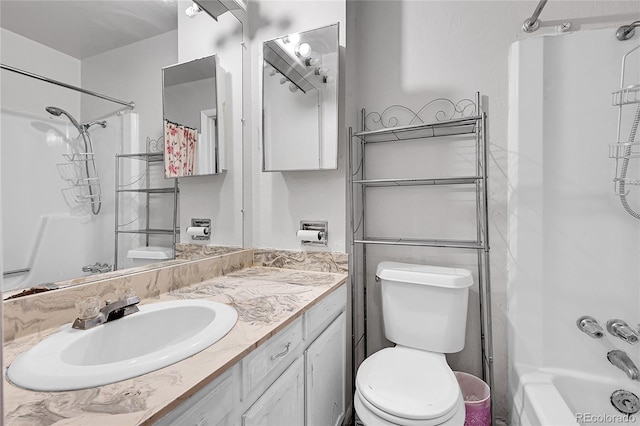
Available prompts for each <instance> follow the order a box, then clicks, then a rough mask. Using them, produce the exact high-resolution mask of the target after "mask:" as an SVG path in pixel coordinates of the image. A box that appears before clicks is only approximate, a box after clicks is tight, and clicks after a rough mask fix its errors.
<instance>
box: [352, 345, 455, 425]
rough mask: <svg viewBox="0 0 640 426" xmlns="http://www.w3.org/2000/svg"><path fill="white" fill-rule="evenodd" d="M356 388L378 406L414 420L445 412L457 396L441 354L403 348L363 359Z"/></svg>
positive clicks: (382, 351)
mask: <svg viewBox="0 0 640 426" xmlns="http://www.w3.org/2000/svg"><path fill="white" fill-rule="evenodd" d="M356 387H357V388H358V390H359V391H360V394H361V395H362V396H363V397H364V398H365V399H366V400H367V401H368V402H369V403H371V404H372V405H373V406H375V407H377V408H378V409H380V410H382V411H384V412H387V413H389V414H391V415H393V416H397V417H402V418H406V419H414V420H427V419H434V418H439V417H443V416H445V415H447V414H448V413H450V412H451V410H452V409H453V408H454V407H455V406H456V404H457V402H458V398H459V396H460V386H459V385H458V382H457V381H456V378H455V376H454V375H453V372H452V371H451V368H449V365H448V364H447V361H446V358H445V357H444V355H443V354H436V353H431V352H425V351H420V350H416V349H410V348H405V347H395V348H386V349H382V350H381V351H378V352H376V353H375V354H373V355H371V356H370V357H369V358H367V359H365V360H364V362H363V363H362V364H361V365H360V368H358V374H357V375H356Z"/></svg>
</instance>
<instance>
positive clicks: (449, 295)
mask: <svg viewBox="0 0 640 426" xmlns="http://www.w3.org/2000/svg"><path fill="white" fill-rule="evenodd" d="M376 279H379V280H380V288H381V293H382V317H383V321H384V332H385V336H386V338H387V339H389V340H390V341H392V342H394V343H396V344H397V345H401V346H408V347H411V348H416V349H422V350H426V351H430V352H438V353H453V352H458V351H461V350H462V348H463V347H464V338H465V334H466V328H467V327H466V326H467V305H468V300H469V287H471V285H472V284H473V278H472V277H471V272H470V271H468V270H467V269H461V268H447V267H442V266H427V265H415V264H411V263H400V262H381V263H380V264H379V265H378V268H377V271H376Z"/></svg>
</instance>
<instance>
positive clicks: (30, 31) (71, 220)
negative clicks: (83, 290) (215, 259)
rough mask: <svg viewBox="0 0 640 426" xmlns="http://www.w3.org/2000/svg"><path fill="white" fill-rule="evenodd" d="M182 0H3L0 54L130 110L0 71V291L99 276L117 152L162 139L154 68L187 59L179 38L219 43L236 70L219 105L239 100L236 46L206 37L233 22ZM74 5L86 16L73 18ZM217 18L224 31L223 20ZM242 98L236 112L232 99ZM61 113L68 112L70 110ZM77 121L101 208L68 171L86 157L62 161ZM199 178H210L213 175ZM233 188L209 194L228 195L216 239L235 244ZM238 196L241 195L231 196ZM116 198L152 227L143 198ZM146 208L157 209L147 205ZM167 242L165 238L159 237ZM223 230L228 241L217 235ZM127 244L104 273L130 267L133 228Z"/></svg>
mask: <svg viewBox="0 0 640 426" xmlns="http://www.w3.org/2000/svg"><path fill="white" fill-rule="evenodd" d="M190 6H192V2H190V1H175V0H168V1H137V0H128V1H113V2H111V1H109V2H100V1H85V0H77V1H67V0H65V1H58V0H48V1H23V0H16V1H13V0H2V1H0V27H1V28H0V35H1V37H0V42H1V48H0V62H2V63H3V64H5V65H8V66H12V67H15V68H19V69H23V70H25V71H29V72H31V73H34V74H38V75H42V76H45V77H48V78H51V79H54V80H57V81H60V82H63V83H66V84H69V85H73V86H77V87H81V88H83V89H86V90H90V91H93V92H97V93H101V94H104V95H107V96H109V97H112V98H117V99H120V100H124V101H133V102H135V109H134V110H133V111H130V110H129V109H128V108H123V107H122V105H117V104H115V103H112V102H109V101H106V100H104V99H100V98H96V97H93V96H90V95H86V94H80V93H79V92H76V91H73V90H70V89H68V88H65V87H61V86H57V85H54V84H49V83H46V82H43V81H40V80H37V79H33V78H29V77H25V76H23V75H19V74H16V73H12V72H9V71H6V70H4V69H3V70H2V71H1V78H0V84H1V85H2V89H1V90H2V97H1V99H0V101H1V106H2V110H1V117H0V118H1V120H2V126H1V128H0V130H1V133H2V134H1V138H0V143H1V145H0V161H1V162H2V164H1V166H0V170H1V172H2V179H1V183H2V189H1V191H0V193H1V194H0V195H1V200H0V205H2V246H3V250H2V262H1V264H2V269H3V275H5V274H6V273H11V272H14V273H13V274H9V275H5V276H4V277H3V291H5V292H8V293H10V292H12V291H14V290H15V292H18V291H20V289H22V288H26V287H34V286H38V285H41V284H45V283H51V282H55V283H57V284H62V285H76V284H81V283H85V282H90V281H95V280H99V279H102V278H104V277H105V274H104V273H103V272H104V271H108V270H109V269H110V268H112V267H113V265H114V263H115V262H114V243H115V241H114V223H115V220H114V212H115V209H114V204H115V189H116V188H115V182H116V179H115V165H116V161H115V155H116V154H117V153H120V154H133V153H140V152H144V151H145V149H146V145H147V143H146V142H147V141H148V140H154V141H155V140H158V139H159V140H162V138H163V133H164V132H163V125H162V122H163V115H162V68H164V67H166V66H169V65H171V64H175V63H177V62H180V61H186V60H187V58H184V59H182V60H181V59H180V57H181V55H184V52H183V51H184V50H186V49H187V48H185V47H184V46H188V47H191V46H196V45H197V46H200V45H206V46H208V48H209V51H207V52H203V53H202V54H199V55H197V56H193V58H195V57H201V56H206V55H211V54H214V53H217V54H218V58H219V59H221V60H220V63H221V64H223V66H224V67H225V68H226V69H227V70H229V71H230V73H229V74H228V75H227V76H228V77H229V78H228V79H227V83H228V82H229V81H234V78H235V81H236V82H238V83H237V84H236V85H234V86H229V88H228V89H227V91H226V93H227V94H228V98H227V104H230V103H231V102H230V100H231V99H238V101H237V103H238V104H239V105H241V104H242V102H241V99H242V93H241V81H242V75H241V72H238V71H237V70H240V69H241V68H242V64H241V52H242V47H241V46H240V43H235V44H233V46H231V45H229V46H226V48H225V49H226V50H225V49H223V48H222V47H221V46H220V45H219V44H216V43H214V42H212V40H213V39H214V36H215V35H217V34H220V37H226V36H227V34H228V33H233V34H236V33H239V34H242V25H241V23H240V22H239V21H238V20H237V19H236V18H235V16H233V15H231V14H230V13H228V14H223V15H221V16H220V17H219V18H220V21H219V22H216V21H214V20H213V19H211V18H210V17H209V16H208V15H207V14H205V13H201V14H198V16H195V17H193V18H189V17H187V16H186V15H185V10H186V9H187V8H188V7H190ZM78 16H82V18H83V19H81V20H78ZM234 21H235V22H234ZM222 25H224V28H225V29H224V30H221V29H220V28H221V26H222ZM223 31H224V33H223ZM239 37H240V38H241V36H239ZM234 49H235V51H234V52H231V50H234ZM223 50H224V52H223ZM188 59H191V58H188ZM236 62H237V63H236ZM231 71H232V72H233V73H231ZM237 87H240V89H239V90H240V91H238V89H237ZM49 106H53V107H56V111H57V110H58V109H59V110H64V111H65V113H64V114H56V113H49V112H48V111H45V108H46V107H49ZM239 109H240V111H241V107H239ZM52 111H53V109H52ZM230 115H231V114H228V116H230ZM69 117H73V121H72V120H71V119H70V118H69ZM74 122H75V124H74ZM76 124H77V125H78V126H76ZM83 125H90V126H89V127H88V132H89V133H90V135H91V141H92V145H93V151H94V155H93V160H94V161H95V167H96V170H97V175H98V176H99V178H100V203H99V204H100V210H99V212H98V214H93V213H92V211H91V210H92V209H91V207H92V204H94V205H96V204H97V203H91V202H86V201H87V200H86V195H87V194H86V193H85V192H83V191H82V188H79V187H78V185H76V184H81V183H82V182H81V181H80V180H79V179H78V178H77V176H78V175H79V176H82V174H83V173H84V172H83V171H82V170H83V168H84V165H83V164H84V162H83V161H76V162H74V161H71V160H72V159H76V160H78V159H81V156H80V155H77V154H78V153H81V152H85V141H84V138H83V137H82V136H81V134H80V133H81V132H80V130H79V128H80V127H84V126H83ZM229 127H230V126H227V129H229ZM227 136H228V137H229V135H227ZM231 136H232V137H234V135H231ZM158 149H160V150H162V148H158ZM74 154H76V155H75V157H74ZM228 158H229V163H230V164H229V169H236V168H237V169H240V168H241V167H240V166H239V164H242V157H241V155H238V154H235V155H233V156H229V157H228ZM138 163H139V164H142V162H140V161H138V162H137V163H136V164H138ZM144 169H145V168H144V166H142V165H140V166H139V167H138V168H137V169H136V168H133V167H132V168H131V169H128V170H127V171H126V172H125V173H126V174H127V177H130V178H132V180H131V181H132V182H134V181H135V182H137V184H141V182H143V181H142V180H140V179H142V178H143V175H144V173H145V171H144ZM156 169H157V170H156ZM121 172H122V170H121ZM153 173H154V174H153V179H157V180H158V182H163V183H164V170H163V167H162V165H161V164H160V165H159V166H158V167H155V168H154V172H153ZM202 179H204V180H206V179H208V178H207V177H203V178H202ZM212 180H213V181H215V182H220V181H222V179H217V178H212ZM228 180H229V176H227V177H226V181H228ZM188 181H189V182H193V181H197V179H196V178H194V179H188ZM196 183H197V182H196ZM206 183H207V184H208V185H209V183H210V181H207V182H206ZM185 186H187V185H185ZM234 189H236V190H235V191H233V192H231V191H229V193H225V194H222V195H220V196H219V197H216V199H215V200H214V202H215V203H216V205H220V206H227V205H229V206H231V207H230V208H229V209H227V210H224V214H226V216H225V217H224V219H225V220H227V222H231V221H235V222H233V223H234V225H235V223H238V225H237V226H225V225H226V223H227V222H222V221H220V222H222V223H223V224H220V226H221V227H224V229H225V232H226V234H225V236H226V237H227V239H226V240H224V241H221V242H220V243H217V244H216V245H217V246H222V245H233V246H234V247H237V246H240V245H241V241H242V231H241V221H242V219H241V218H242V214H241V213H237V214H236V211H237V209H235V205H236V204H238V203H239V202H240V201H241V200H242V193H241V188H234ZM96 191H97V188H96ZM96 191H94V192H93V194H94V195H95V194H97V192H96ZM205 191H210V185H209V186H205V185H204V184H203V185H201V186H199V187H198V188H196V189H194V191H193V192H196V193H203V192H205ZM207 194H208V195H210V194H211V192H207ZM83 195H84V196H85V197H83ZM90 195H91V194H90ZM231 197H234V199H232V198H231ZM235 197H237V198H238V199H239V200H240V201H235ZM160 198H161V196H157V197H156V196H154V197H153V198H152V199H151V201H150V203H149V206H150V207H149V208H150V209H151V211H152V213H154V212H161V213H163V212H164V213H166V214H168V215H170V214H172V211H173V209H169V208H166V206H164V204H163V205H160V204H159V203H160V201H159V199H160ZM165 198H166V197H165ZM193 198H195V199H197V196H194V197H193ZM210 198H213V197H210ZM162 201H163V202H164V199H163V200H162ZM182 203H183V201H182V198H180V210H181V211H180V215H181V216H185V217H201V215H202V216H203V217H207V216H206V215H205V214H206V213H208V212H205V213H203V212H202V211H200V210H198V211H195V210H196V208H197V207H199V204H195V203H192V204H190V205H187V206H186V207H185V206H183V205H182ZM234 203H235V204H234ZM145 205H146V203H145ZM194 206H195V207H194ZM123 207H125V208H126V210H127V214H128V215H129V216H127V218H129V219H130V220H131V221H133V220H135V219H140V217H142V220H143V221H144V220H146V221H147V223H149V224H150V226H151V227H159V224H156V223H155V222H153V219H151V221H150V220H149V219H145V216H146V210H145V208H144V206H137V205H132V204H131V203H127V204H126V205H125V204H123ZM163 209H164V210H163ZM96 210H97V209H96ZM221 210H222V209H221ZM152 217H153V218H155V219H159V218H158V215H155V214H152ZM127 218H124V219H127ZM126 222H128V221H127V220H123V222H122V223H126ZM163 223H164V222H163ZM217 223H219V222H217ZM234 232H235V233H236V234H237V236H236V237H235V239H233V236H232V234H234ZM124 237H125V236H124V235H121V236H120V239H121V240H125V238H124ZM159 238H160V237H158V239H159ZM164 241H165V243H166V238H165V240H164ZM227 241H231V243H229V244H226V243H227ZM236 241H238V242H239V243H235V242H236ZM183 242H188V241H184V240H183ZM126 244H127V243H126V242H124V241H123V244H122V245H121V246H120V250H119V253H122V255H123V256H122V258H120V259H119V261H118V266H119V267H120V266H122V268H123V269H122V270H119V271H112V272H108V274H109V276H113V275H125V274H127V273H129V272H130V270H127V269H125V268H127V267H130V266H133V261H134V260H135V259H133V260H132V259H128V258H127V257H126V255H127V253H128V250H129V249H130V248H132V247H135V246H136V245H140V237H139V236H138V235H136V234H132V239H131V244H130V246H127V245H126ZM150 244H153V245H160V241H156V239H155V238H154V239H152V241H151V243H150ZM216 248H217V247H207V249H208V250H207V251H206V252H207V253H208V254H209V255H215V254H216V253H219V251H216V250H215V249H216ZM221 249H223V248H222V247H221ZM190 256H191V255H190ZM194 256H195V254H194ZM127 262H129V263H127ZM147 262H152V263H153V265H146V266H144V268H154V267H160V266H162V265H166V264H167V262H158V260H157V259H149V260H148V261H147ZM169 262H178V260H175V261H169ZM136 270H138V269H136ZM5 296H7V294H5Z"/></svg>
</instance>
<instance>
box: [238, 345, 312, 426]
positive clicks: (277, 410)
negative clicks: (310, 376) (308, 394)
mask: <svg viewBox="0 0 640 426" xmlns="http://www.w3.org/2000/svg"><path fill="white" fill-rule="evenodd" d="M242 424H243V426H258V425H262V426H276V425H277V426H301V425H303V424H304V359H303V358H302V356H300V357H299V358H298V359H296V360H295V361H294V362H293V364H291V366H290V367H289V368H288V369H287V370H286V371H285V372H284V373H283V374H282V376H280V377H279V378H278V380H276V381H275V382H274V383H273V384H272V385H271V386H270V387H269V388H268V389H267V390H266V391H265V393H263V394H262V396H261V397H260V398H258V400H257V401H256V402H255V403H254V404H253V405H252V406H251V408H249V410H248V411H247V412H246V413H245V414H244V415H243V416H242Z"/></svg>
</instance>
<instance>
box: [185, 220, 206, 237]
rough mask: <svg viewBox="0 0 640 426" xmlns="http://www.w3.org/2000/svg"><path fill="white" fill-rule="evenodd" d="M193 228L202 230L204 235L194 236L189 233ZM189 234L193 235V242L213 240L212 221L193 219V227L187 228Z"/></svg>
mask: <svg viewBox="0 0 640 426" xmlns="http://www.w3.org/2000/svg"><path fill="white" fill-rule="evenodd" d="M192 228H201V229H202V230H203V231H204V235H193V234H191V233H190V232H189V231H190V230H191V229H192ZM187 234H189V235H191V239H192V240H210V239H211V219H191V226H190V227H189V228H187Z"/></svg>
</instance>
